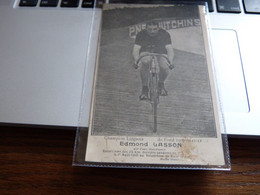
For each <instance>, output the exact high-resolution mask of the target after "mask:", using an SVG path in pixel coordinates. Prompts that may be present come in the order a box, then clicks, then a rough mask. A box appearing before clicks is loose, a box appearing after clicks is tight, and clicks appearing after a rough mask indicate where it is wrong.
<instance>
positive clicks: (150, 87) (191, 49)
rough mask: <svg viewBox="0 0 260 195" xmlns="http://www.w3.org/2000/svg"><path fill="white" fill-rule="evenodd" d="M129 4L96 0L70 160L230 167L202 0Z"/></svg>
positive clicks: (80, 163)
mask: <svg viewBox="0 0 260 195" xmlns="http://www.w3.org/2000/svg"><path fill="white" fill-rule="evenodd" d="M132 2H135V3H131V2H129V1H128V2H127V4H122V3H119V1H113V3H111V2H110V3H105V4H103V6H102V8H101V3H100V2H95V5H96V6H95V8H94V9H95V11H94V14H95V17H94V18H95V20H94V22H93V28H92V35H97V33H99V41H92V42H91V43H90V44H89V50H90V51H92V52H93V51H95V52H96V55H97V58H96V62H93V64H95V74H94V80H93V91H92V102H91V111H90V119H89V128H83V127H81V123H82V121H85V120H86V118H85V115H84V113H87V112H88V107H89V104H90V103H89V102H88V101H87V100H88V96H89V95H90V93H91V91H90V89H89V86H87V85H85V88H84V89H83V95H82V103H81V113H80V121H79V127H78V130H77V136H76V142H75V149H74V158H73V165H76V166H92V167H93V166H94V167H125V168H166V169H168V168H169V169H209V170H230V159H229V151H228V143H227V137H226V134H225V123H224V119H223V115H222V114H223V113H222V111H221V102H220V99H219V96H218V89H217V86H216V80H215V76H214V75H215V74H214V73H215V71H214V66H213V61H212V58H211V47H210V38H209V37H210V36H209V35H210V29H209V22H208V18H207V14H208V13H207V10H208V9H207V5H206V4H201V3H200V4H199V3H178V4H173V3H170V2H166V1H142V2H141V4H139V3H140V2H139V3H138V4H137V2H138V1H132ZM145 2H149V4H145ZM93 67H94V66H93ZM92 72H93V71H92ZM85 76H86V77H87V76H92V75H91V70H90V71H89V70H86V74H85ZM92 77H93V76H92Z"/></svg>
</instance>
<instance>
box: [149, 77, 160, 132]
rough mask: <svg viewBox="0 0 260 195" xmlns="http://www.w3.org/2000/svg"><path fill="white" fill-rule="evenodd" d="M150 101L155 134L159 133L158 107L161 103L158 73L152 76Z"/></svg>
mask: <svg viewBox="0 0 260 195" xmlns="http://www.w3.org/2000/svg"><path fill="white" fill-rule="evenodd" d="M150 101H151V105H152V111H153V126H154V128H153V132H154V133H156V132H157V107H158V103H159V94H158V75H157V74H156V73H154V74H152V75H151V80H150Z"/></svg>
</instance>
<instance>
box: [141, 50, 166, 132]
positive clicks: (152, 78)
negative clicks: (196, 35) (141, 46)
mask: <svg viewBox="0 0 260 195" xmlns="http://www.w3.org/2000/svg"><path fill="white" fill-rule="evenodd" d="M146 56H151V63H150V64H149V78H148V88H149V99H150V103H151V105H152V113H153V114H152V115H153V122H154V129H153V132H154V133H156V132H157V107H158V104H159V92H158V83H159V71H160V68H159V64H158V57H159V56H160V57H164V58H165V59H166V60H167V62H168V64H169V65H170V62H169V59H168V58H167V57H166V56H165V55H163V54H155V53H149V54H145V55H142V56H141V57H140V58H139V59H138V61H137V64H139V62H140V61H141V59H142V58H143V57H146Z"/></svg>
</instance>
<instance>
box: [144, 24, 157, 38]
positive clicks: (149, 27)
mask: <svg viewBox="0 0 260 195" xmlns="http://www.w3.org/2000/svg"><path fill="white" fill-rule="evenodd" d="M146 29H147V32H148V34H149V35H150V36H155V35H157V33H158V31H159V27H158V25H156V24H155V25H154V24H151V25H147V26H146Z"/></svg>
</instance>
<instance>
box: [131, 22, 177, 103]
mask: <svg viewBox="0 0 260 195" xmlns="http://www.w3.org/2000/svg"><path fill="white" fill-rule="evenodd" d="M149 53H156V54H162V55H165V56H166V57H167V58H168V60H167V59H165V58H164V57H162V56H157V61H158V64H159V82H158V92H159V95H161V96H166V95H167V91H166V89H165V86H164V82H165V80H166V78H167V76H168V74H169V67H170V69H172V68H173V58H174V51H173V47H172V42H171V37H170V34H169V33H168V32H167V31H166V30H164V29H162V28H160V27H159V23H158V22H157V21H150V22H148V23H146V28H145V29H144V30H142V31H140V32H139V33H138V34H137V35H136V39H135V44H134V47H133V57H134V60H135V65H134V66H135V68H138V65H139V64H140V65H141V68H140V76H141V80H142V93H141V95H140V96H139V98H140V100H147V99H148V91H149V89H148V79H149V64H150V63H151V60H152V57H151V56H149V55H147V54H149ZM144 55H146V56H144ZM141 56H144V57H142V58H140V57H141ZM139 59H140V61H139ZM169 62H170V64H169ZM169 65H170V66H169Z"/></svg>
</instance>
